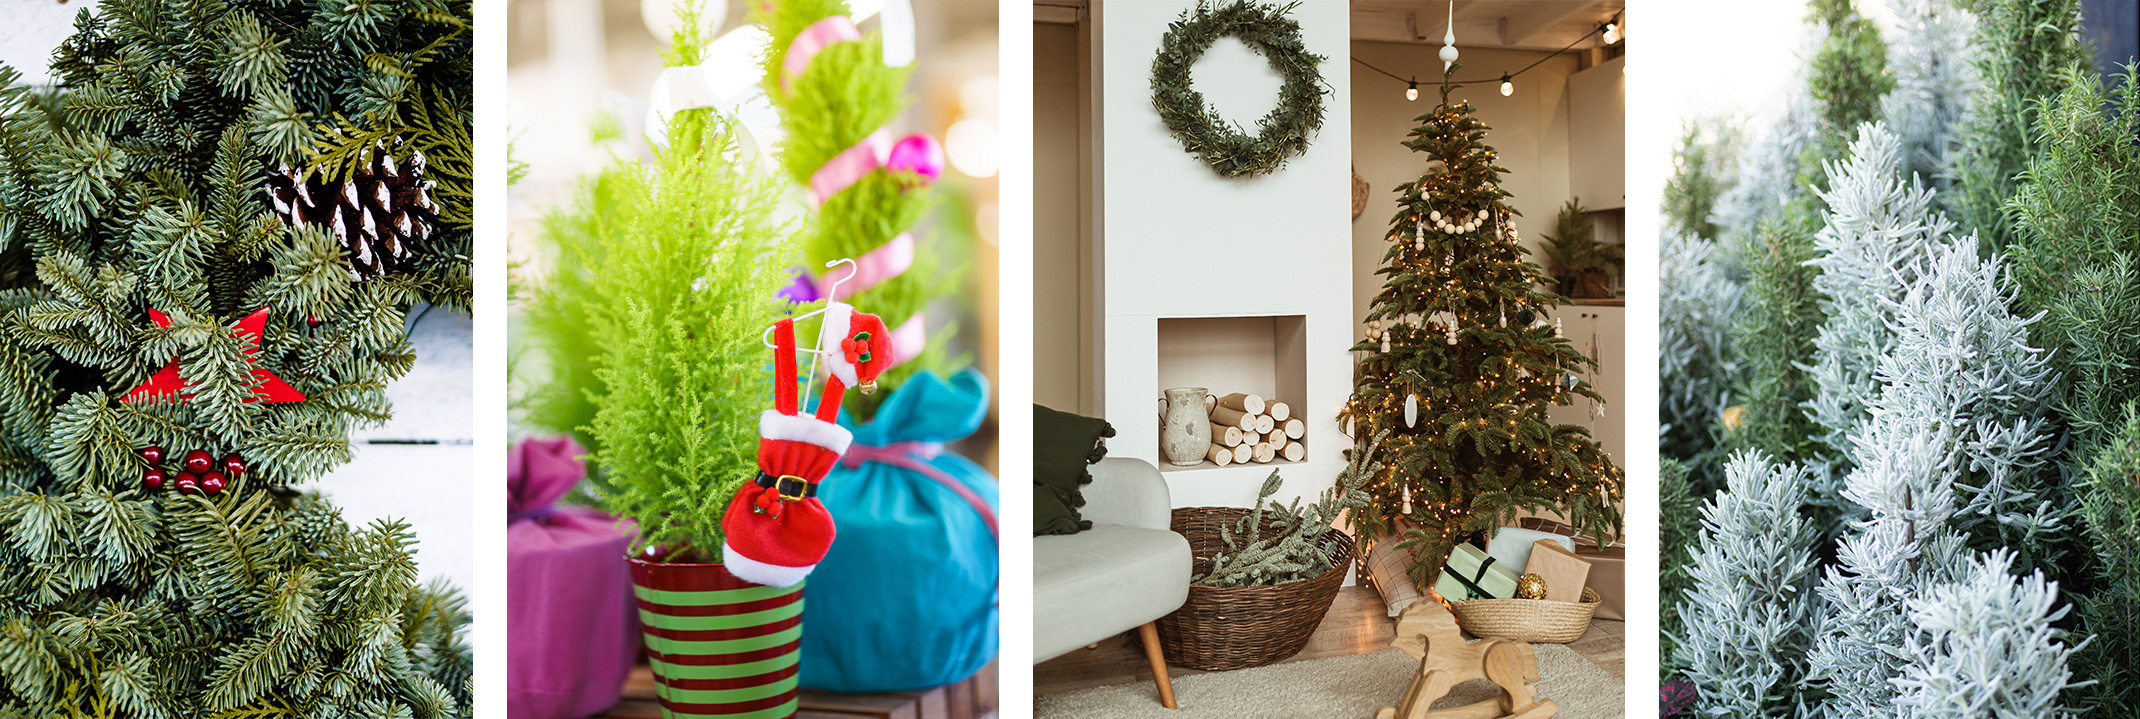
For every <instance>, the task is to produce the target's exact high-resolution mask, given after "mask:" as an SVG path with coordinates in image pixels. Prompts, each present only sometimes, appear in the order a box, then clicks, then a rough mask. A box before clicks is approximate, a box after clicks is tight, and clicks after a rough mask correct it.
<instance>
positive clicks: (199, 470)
mask: <svg viewBox="0 0 2140 719" xmlns="http://www.w3.org/2000/svg"><path fill="white" fill-rule="evenodd" d="M211 469H215V457H214V456H213V455H210V454H208V450H205V449H196V450H193V451H191V452H187V453H186V471H188V472H192V473H194V474H207V473H208V470H211Z"/></svg>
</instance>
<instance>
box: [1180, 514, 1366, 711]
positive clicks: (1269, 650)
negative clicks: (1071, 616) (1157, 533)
mask: <svg viewBox="0 0 2140 719" xmlns="http://www.w3.org/2000/svg"><path fill="white" fill-rule="evenodd" d="M1248 512H1249V510H1246V509H1240V508H1236V507H1187V508H1183V509H1177V510H1174V521H1173V529H1174V531H1175V532H1178V533H1180V534H1181V535H1182V536H1184V537H1187V538H1188V539H1189V551H1190V553H1191V555H1192V556H1194V557H1195V558H1196V566H1195V568H1194V570H1193V571H1195V572H1197V573H1202V572H1204V571H1205V570H1206V569H1207V568H1209V567H1210V566H1211V557H1212V555H1214V554H1217V553H1219V552H1221V551H1223V550H1225V548H1226V545H1225V544H1224V543H1222V542H1220V541H1219V527H1220V526H1222V525H1231V524H1234V523H1236V522H1239V521H1241V517H1242V516H1244V515H1247V514H1248ZM1270 529H1271V528H1270V527H1268V526H1266V527H1265V528H1264V531H1265V532H1266V536H1268V533H1269V532H1270ZM1321 542H1322V545H1323V547H1324V549H1326V550H1331V551H1333V552H1334V553H1335V554H1336V556H1335V557H1334V559H1335V560H1336V561H1334V562H1332V565H1331V568H1330V571H1327V572H1323V573H1322V574H1320V575H1317V576H1316V577H1314V578H1312V579H1305V580H1301V581H1298V582H1292V583H1288V584H1279V585H1275V586H1267V587H1234V588H1228V589H1221V588H1218V587H1204V586H1198V585H1194V584H1192V585H1189V601H1188V602H1186V603H1184V604H1182V605H1181V608H1180V609H1176V610H1174V613H1173V614H1169V615H1166V616H1164V617H1161V618H1160V619H1159V647H1160V649H1161V650H1162V651H1164V653H1165V654H1166V657H1167V660H1168V661H1171V662H1173V663H1175V664H1179V665H1182V666H1185V667H1189V668H1191V669H1202V670H1205V671H1224V670H1227V669H1247V668H1249V667H1260V666H1263V665H1266V664H1275V663H1277V662H1279V661H1281V660H1283V659H1285V658H1286V657H1290V656H1293V655H1294V654H1298V653H1300V649H1301V647H1304V646H1307V644H1308V637H1309V635H1311V634H1314V633H1315V627H1316V626H1317V625H1319V624H1322V621H1323V614H1324V613H1326V612H1329V611H1330V602H1331V600H1333V599H1336V598H1337V591H1338V585H1340V584H1342V583H1344V581H1345V570H1347V569H1349V568H1351V566H1352V555H1353V552H1354V545H1353V540H1352V537H1351V536H1348V535H1346V534H1345V533H1344V532H1329V533H1326V534H1324V535H1323V538H1322V540H1321Z"/></svg>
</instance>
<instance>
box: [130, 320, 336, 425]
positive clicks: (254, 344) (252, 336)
mask: <svg viewBox="0 0 2140 719" xmlns="http://www.w3.org/2000/svg"><path fill="white" fill-rule="evenodd" d="M267 316H268V308H266V307H262V308H260V309H257V310H254V311H253V313H252V314H249V315H246V316H245V319H242V320H238V325H237V330H238V334H239V335H241V336H243V337H244V338H245V341H246V342H247V343H248V344H249V345H251V346H249V347H247V348H246V349H245V360H246V361H247V362H249V363H252V364H253V365H254V366H253V393H252V396H250V397H247V398H246V400H245V401H246V402H302V401H304V400H305V393H303V392H299V391H297V388H296V387H291V386H290V385H289V383H287V382H284V381H282V378H281V377H277V376H275V373H274V372H271V371H268V369H267V368H266V367H261V366H259V364H260V334H261V333H262V332H263V331H265V330H266V329H267ZM149 320H150V321H153V322H155V323H156V328H157V329H164V330H168V329H171V318H170V317H169V316H166V315H165V314H164V313H162V312H158V311H156V308H154V307H150V308H149ZM168 394H177V395H179V397H180V398H182V399H186V400H191V399H193V394H192V393H190V392H187V391H186V381H185V379H183V378H181V377H179V375H178V358H177V357H172V358H171V361H170V362H169V363H167V364H165V365H164V366H163V369H160V370H157V371H156V374H155V376H152V377H150V378H149V381H147V382H143V383H141V384H140V386H137V387H135V388H134V389H133V390H132V391H130V392H127V393H126V397H125V398H124V399H122V400H120V401H122V402H141V401H144V400H151V399H155V398H158V397H162V396H165V395H168Z"/></svg>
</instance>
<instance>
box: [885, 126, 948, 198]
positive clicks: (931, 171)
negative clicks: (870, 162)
mask: <svg viewBox="0 0 2140 719" xmlns="http://www.w3.org/2000/svg"><path fill="white" fill-rule="evenodd" d="M884 169H887V170H890V171H892V172H911V173H914V174H917V175H920V176H921V177H922V178H923V179H922V180H921V181H919V182H917V183H916V185H915V186H917V187H928V186H929V185H933V184H936V179H937V178H939V177H942V176H943V175H944V146H943V145H941V144H938V143H937V142H936V138H934V137H930V136H928V135H925V134H922V133H915V134H912V135H908V136H906V137H902V138H899V143H898V144H895V145H892V156H891V159H889V160H886V161H885V163H884Z"/></svg>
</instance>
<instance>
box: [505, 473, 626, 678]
mask: <svg viewBox="0 0 2140 719" xmlns="http://www.w3.org/2000/svg"><path fill="white" fill-rule="evenodd" d="M585 453H586V450H584V449H581V448H580V446H579V444H577V443H575V442H573V441H572V439H571V438H569V437H559V438H557V439H530V440H527V441H524V442H521V443H520V446H518V447H514V448H513V450H512V453H511V455H510V457H509V458H508V459H507V461H506V482H507V484H508V488H507V489H508V491H509V492H510V494H511V496H510V497H509V498H508V499H507V500H506V502H507V504H506V506H507V509H506V511H507V512H508V513H509V514H508V519H507V520H506V521H507V522H508V523H509V526H508V527H507V528H506V530H505V531H506V540H505V545H506V550H505V551H506V600H505V601H506V620H505V622H506V632H505V636H506V669H505V673H506V681H505V686H506V692H507V698H506V716H508V717H511V718H512V719H575V718H577V717H585V716H592V715H594V714H598V713H601V712H602V711H603V710H605V709H608V708H610V707H612V706H615V705H616V704H617V698H618V697H619V696H622V694H623V692H624V680H625V678H626V677H628V676H630V675H631V673H632V664H633V663H634V662H636V661H637V660H638V658H639V607H638V603H637V601H635V600H634V599H633V598H632V573H631V567H630V565H629V564H627V563H626V562H625V561H624V555H625V553H626V552H627V551H628V550H629V545H630V544H631V532H632V529H631V527H630V525H628V524H627V525H624V526H621V527H620V526H619V525H618V524H617V520H616V518H614V517H611V516H609V515H607V514H603V513H601V512H599V511H596V510H593V509H589V508H586V507H571V506H565V507H560V506H557V505H556V502H557V500H558V498H559V497H563V496H565V494H566V493H567V492H570V491H572V487H573V485H576V484H579V482H580V479H581V478H582V477H583V476H585V474H586V468H585V466H583V465H582V464H581V463H580V459H579V457H580V455H582V454H585Z"/></svg>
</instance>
